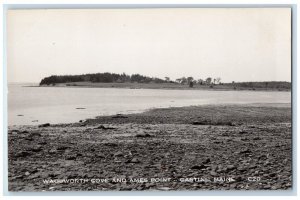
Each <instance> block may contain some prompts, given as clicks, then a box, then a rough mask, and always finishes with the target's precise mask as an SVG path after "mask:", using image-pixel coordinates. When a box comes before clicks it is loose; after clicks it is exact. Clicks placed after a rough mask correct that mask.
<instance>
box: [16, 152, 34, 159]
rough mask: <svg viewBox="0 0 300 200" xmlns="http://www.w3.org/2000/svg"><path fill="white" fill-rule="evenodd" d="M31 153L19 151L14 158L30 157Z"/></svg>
mask: <svg viewBox="0 0 300 200" xmlns="http://www.w3.org/2000/svg"><path fill="white" fill-rule="evenodd" d="M30 155H31V153H30V152H28V151H19V152H18V153H16V155H15V157H16V158H23V157H27V156H30Z"/></svg>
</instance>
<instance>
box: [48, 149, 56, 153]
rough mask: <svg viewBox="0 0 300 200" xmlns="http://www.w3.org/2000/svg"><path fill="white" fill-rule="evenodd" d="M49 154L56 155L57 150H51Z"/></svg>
mask: <svg viewBox="0 0 300 200" xmlns="http://www.w3.org/2000/svg"><path fill="white" fill-rule="evenodd" d="M48 153H50V154H55V153H57V150H55V149H50V150H49V151H48Z"/></svg>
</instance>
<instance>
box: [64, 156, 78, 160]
mask: <svg viewBox="0 0 300 200" xmlns="http://www.w3.org/2000/svg"><path fill="white" fill-rule="evenodd" d="M65 160H76V155H68V156H66V157H65Z"/></svg>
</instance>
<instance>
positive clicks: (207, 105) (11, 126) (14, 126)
mask: <svg viewBox="0 0 300 200" xmlns="http://www.w3.org/2000/svg"><path fill="white" fill-rule="evenodd" d="M220 106H247V107H287V108H291V103H241V104H234V103H232V104H204V105H190V106H179V107H165V108H149V109H145V110H143V111H138V112H133V113H122V114H121V113H115V114H111V115H97V116H95V117H92V118H85V119H80V120H79V121H76V122H60V123H54V124H51V125H52V126H60V125H61V126H68V125H72V124H77V123H82V122H84V121H91V120H96V119H99V118H110V117H114V116H118V115H120V116H123V117H127V116H132V115H133V116H134V115H137V116H139V115H143V114H147V113H148V112H153V111H157V110H166V109H188V108H192V107H196V108H197V107H220ZM39 125H41V124H40V123H39V124H19V125H8V126H7V127H8V128H18V127H26V126H39Z"/></svg>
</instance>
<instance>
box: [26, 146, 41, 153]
mask: <svg viewBox="0 0 300 200" xmlns="http://www.w3.org/2000/svg"><path fill="white" fill-rule="evenodd" d="M42 150H43V148H42V146H41V145H37V146H36V147H33V148H31V149H29V151H33V152H39V151H42Z"/></svg>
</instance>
